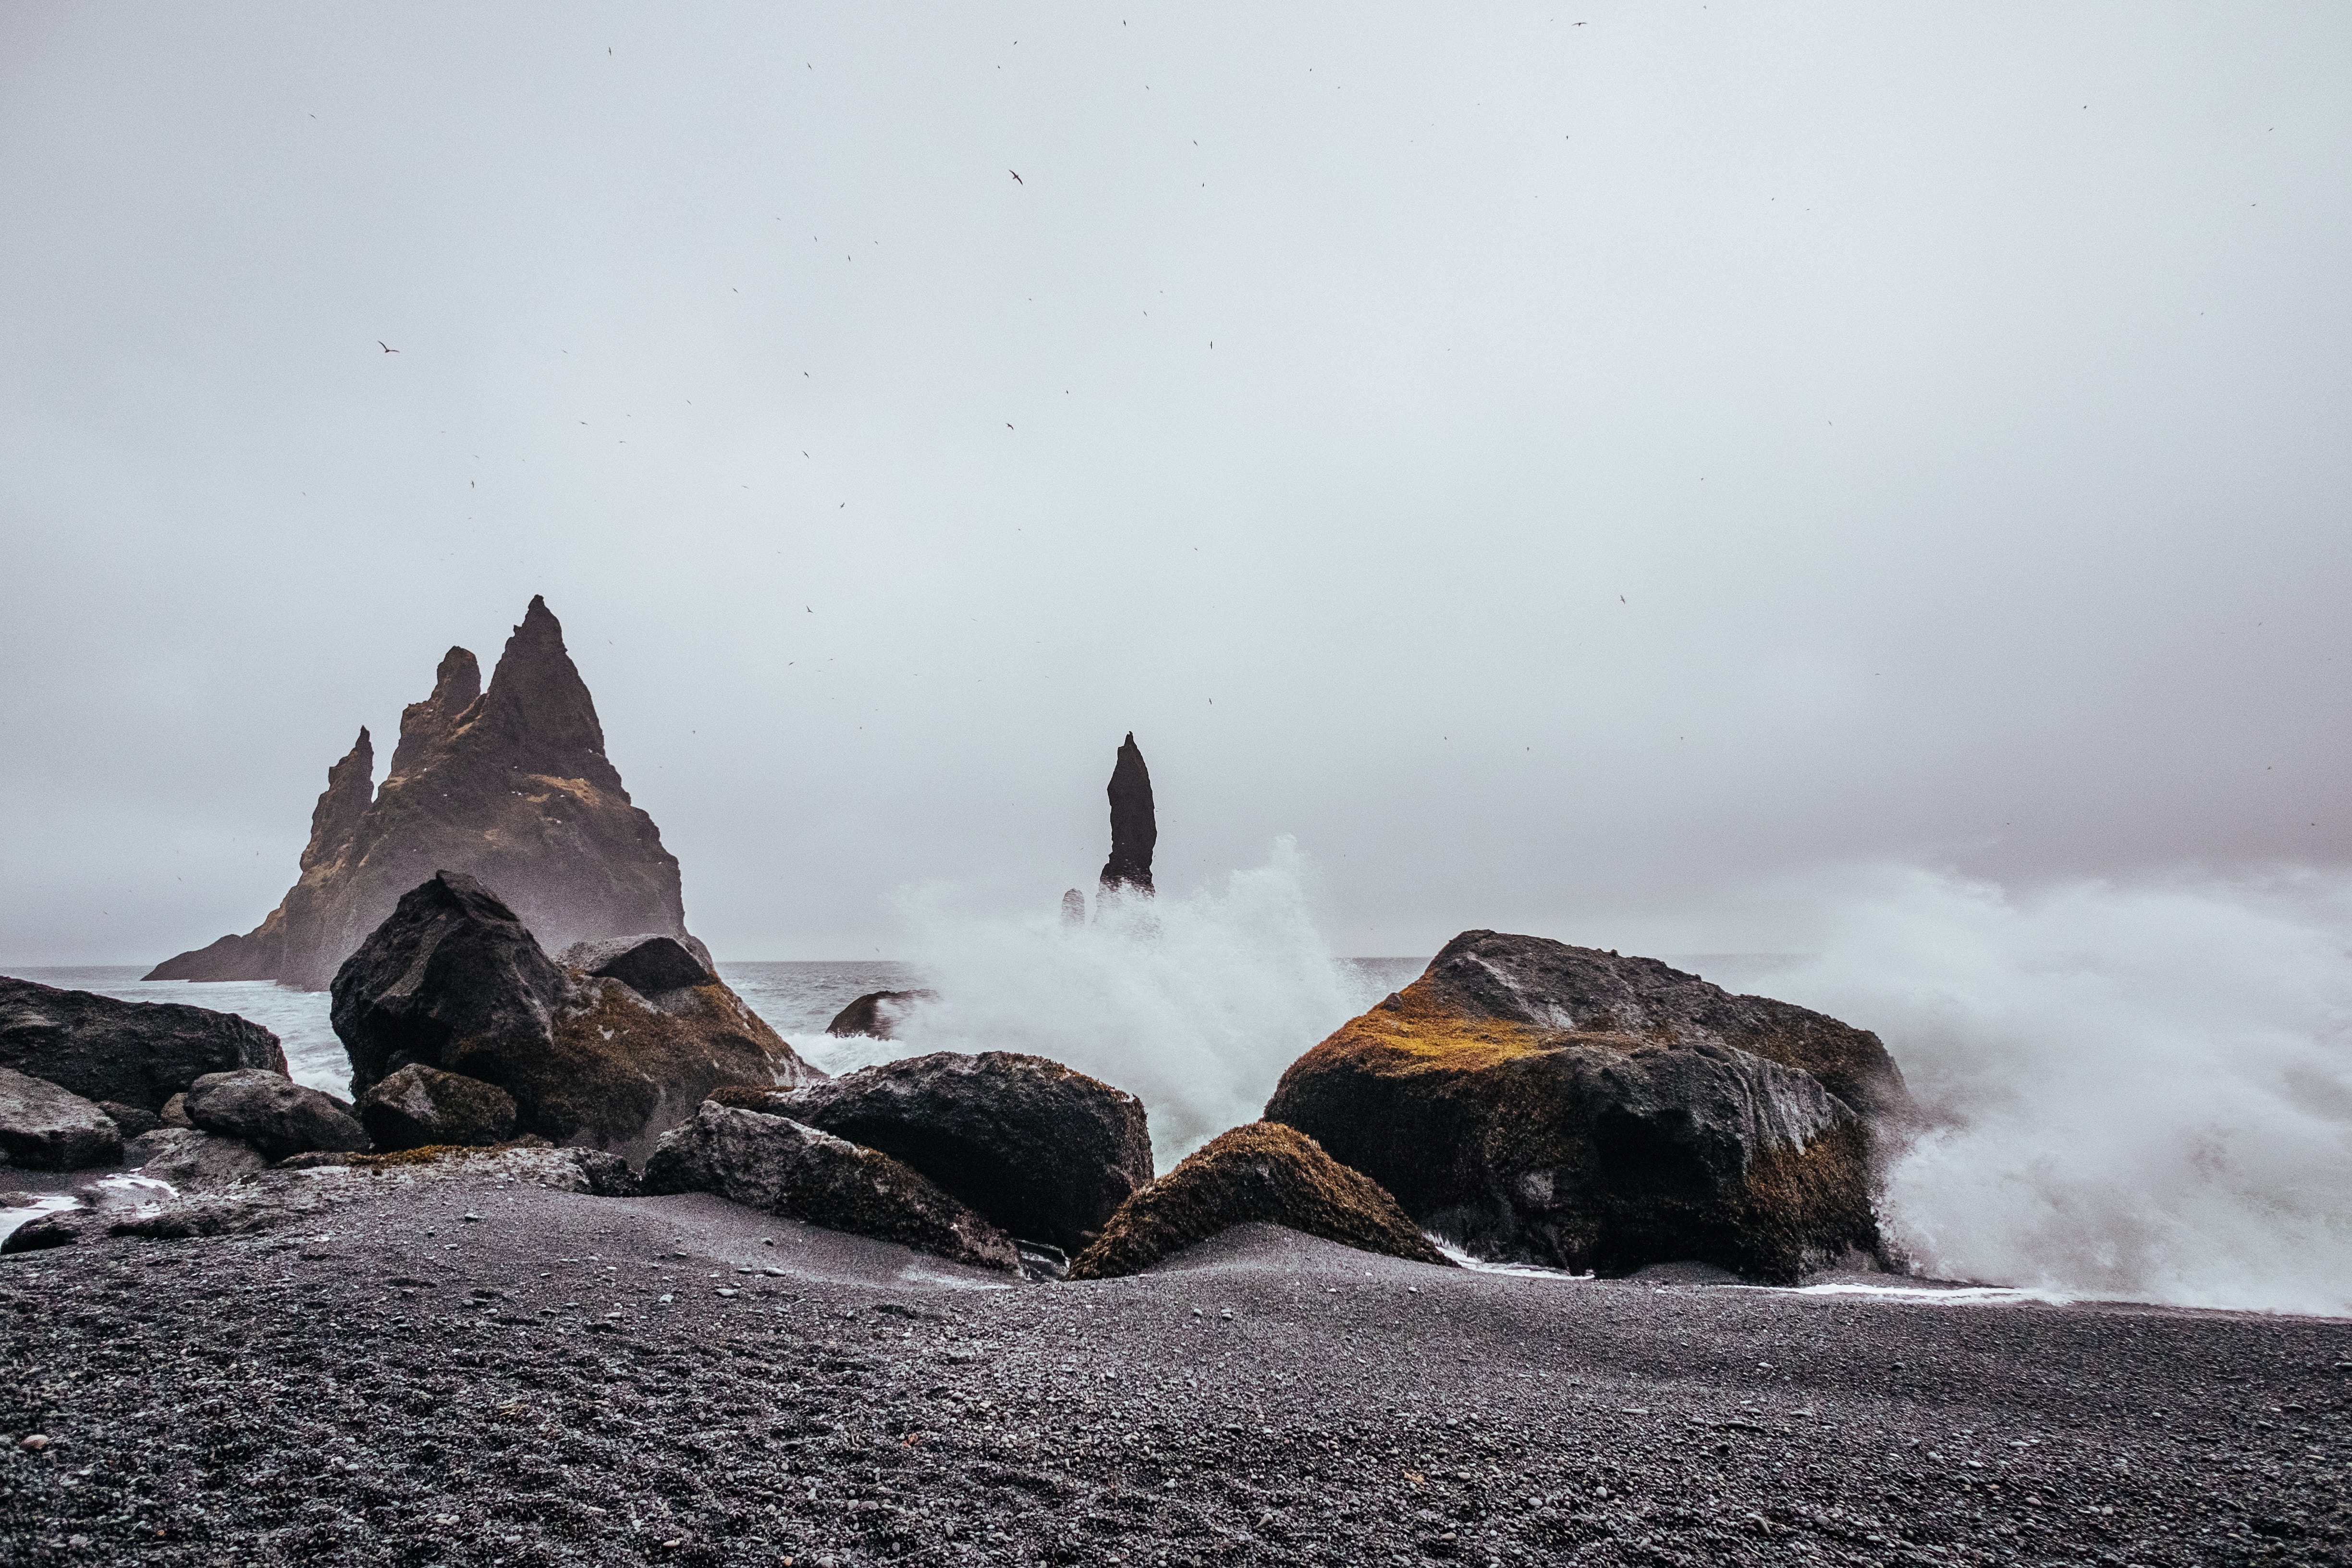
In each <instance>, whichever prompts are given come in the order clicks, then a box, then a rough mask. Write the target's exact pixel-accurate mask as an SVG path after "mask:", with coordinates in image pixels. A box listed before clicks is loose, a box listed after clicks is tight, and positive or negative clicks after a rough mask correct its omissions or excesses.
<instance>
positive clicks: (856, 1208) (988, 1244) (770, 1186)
mask: <svg viewBox="0 0 2352 1568" xmlns="http://www.w3.org/2000/svg"><path fill="white" fill-rule="evenodd" d="M645 1188H646V1192H647V1193H716V1194H719V1196H720V1197H723V1198H726V1199H728V1200H729V1201H730V1202H732V1203H739V1204H741V1205H744V1206H746V1207H748V1208H756V1209H761V1210H765V1211H766V1212H768V1213H770V1214H780V1215H791V1216H793V1218H796V1219H804V1220H806V1221H808V1222H809V1223H810V1224H811V1225H817V1226H824V1227H825V1228H826V1229H827V1230H842V1231H847V1232H849V1233H850V1234H851V1235H853V1236H866V1237H874V1238H875V1239H876V1240H877V1241H895V1242H897V1243H898V1244H899V1245H900V1246H902V1247H913V1248H914V1249H915V1250H916V1251H918V1252H928V1253H930V1254H932V1255H933V1256H935V1257H939V1258H947V1259H949V1260H950V1261H951V1262H955V1263H965V1264H970V1265H971V1266H972V1267H974V1268H999V1269H1003V1270H1006V1271H1007V1272H1014V1273H1017V1272H1019V1270H1020V1268H1021V1257H1020V1253H1019V1252H1018V1250H1017V1249H1016V1248H1015V1247H1014V1246H1013V1240H1012V1238H1011V1237H1007V1236H1006V1235H1005V1234H1004V1233H1003V1231H1001V1230H999V1229H998V1228H997V1227H996V1226H993V1225H992V1224H990V1223H989V1221H988V1220H987V1218H986V1217H984V1216H983V1215H980V1214H977V1213H974V1212H973V1211H972V1210H971V1208H969V1207H967V1206H966V1205H963V1204H961V1203H959V1202H957V1201H956V1200H955V1198H954V1197H952V1196H951V1195H950V1194H947V1193H945V1192H942V1191H941V1190H940V1188H939V1187H938V1186H937V1185H935V1184H933V1183H931V1182H930V1181H929V1180H928V1179H926V1178H925V1177H924V1176H923V1175H922V1174H921V1173H919V1172H917V1171H914V1170H911V1169H909V1168H908V1166H906V1165H904V1164H902V1163H899V1162H898V1161H897V1160H894V1159H892V1158H890V1156H889V1155H887V1154H884V1153H881V1152H877V1151H876V1150H873V1149H869V1148H865V1147H861V1146H860V1145H858V1144H856V1143H853V1142H849V1141H847V1140H846V1139H842V1138H836V1137H834V1136H833V1135H832V1134H830V1133H827V1132H822V1131H818V1130H817V1129H815V1128H814V1127H809V1126H805V1125H803V1124H802V1123H801V1122H798V1121H792V1120H790V1119H788V1118H786V1117H782V1116H771V1115H766V1114H763V1113H761V1112H760V1111H756V1110H743V1109H741V1108H740V1107H737V1106H729V1105H721V1104H719V1103H717V1102H716V1101H708V1102H705V1103H704V1105H703V1106H702V1107H701V1109H700V1110H698V1111H696V1112H695V1116H694V1120H693V1121H689V1122H688V1123H687V1124H686V1125H684V1126H682V1127H679V1128H677V1129H676V1130H674V1131H671V1132H669V1133H667V1134H666V1135H665V1136H664V1137H663V1139H662V1141H661V1144H660V1146H659V1147H658V1148H656V1150H655V1151H654V1153H653V1157H652V1158H651V1159H650V1160H648V1161H646V1176H645Z"/></svg>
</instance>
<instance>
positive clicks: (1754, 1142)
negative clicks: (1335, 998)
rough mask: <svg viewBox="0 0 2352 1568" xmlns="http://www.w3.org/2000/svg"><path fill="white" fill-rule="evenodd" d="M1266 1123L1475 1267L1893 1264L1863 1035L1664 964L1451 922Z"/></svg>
mask: <svg viewBox="0 0 2352 1568" xmlns="http://www.w3.org/2000/svg"><path fill="white" fill-rule="evenodd" d="M1265 1114H1266V1119H1267V1120H1268V1121H1283V1122H1286V1123H1288V1124H1289V1125H1291V1126H1293V1127H1296V1128H1297V1129H1299V1130H1300V1131H1303V1132H1306V1133H1307V1134H1308V1135H1310V1136H1311V1137H1313V1138H1314V1139H1315V1140H1316V1141H1317V1142H1319V1143H1321V1144H1322V1146H1323V1147H1324V1149H1325V1150H1326V1151H1328V1152H1329V1153H1330V1154H1331V1155H1332V1156H1333V1157H1334V1158H1336V1159H1339V1160H1340V1161H1342V1162H1344V1163H1347V1164H1349V1165H1351V1166H1353V1167H1355V1168H1356V1169H1357V1170H1360V1171H1361V1172H1363V1173H1365V1174H1367V1175H1369V1176H1370V1177H1371V1178H1372V1179H1373V1180H1374V1181H1376V1182H1379V1183H1381V1184H1382V1185H1383V1186H1385V1187H1387V1188H1388V1189H1389V1191H1391V1193H1393V1194H1395V1195H1396V1197H1397V1200H1398V1201H1399V1202H1400V1203H1402V1205H1404V1208H1405V1210H1406V1212H1407V1213H1409V1214H1411V1215H1412V1216H1413V1217H1414V1218H1415V1219H1416V1220H1418V1221H1419V1222H1420V1223H1422V1224H1423V1225H1424V1226H1429V1227H1430V1228H1432V1229H1434V1230H1436V1231H1438V1232H1439V1233H1441V1234H1443V1235H1446V1236H1449V1237H1453V1238H1454V1240H1456V1241H1457V1242H1459V1243H1460V1244H1461V1245H1462V1246H1464V1247H1467V1248H1468V1249H1469V1250H1470V1251H1472V1252H1474V1253H1476V1254H1479V1255H1482V1256H1485V1257H1487V1258H1511V1259H1517V1260H1523V1261H1528V1262H1536V1263H1543V1264H1549V1265H1553V1266H1556V1267H1561V1268H1575V1269H1587V1268H1598V1269H1600V1270H1601V1271H1603V1272H1606V1273H1612V1274H1622V1273H1630V1272H1632V1271H1633V1270H1634V1269H1637V1268H1643V1267H1644V1266H1646V1265H1648V1264H1651V1263H1659V1262H1670V1261H1675V1260H1678V1259H1685V1258H1695V1259H1698V1260H1701V1261H1704V1262H1708V1263H1714V1264H1717V1265H1719V1266H1721V1267H1723V1268H1730V1269H1733V1270H1735V1271H1736V1272H1738V1273H1740V1274H1743V1275H1747V1276H1748V1277H1750V1278H1755V1279H1769V1280H1788V1279H1794V1278H1797V1277H1798V1276H1800V1275H1801V1274H1802V1273H1803V1272H1805V1271H1806V1270H1807V1269H1809V1268H1817V1267H1821V1266H1822V1265H1824V1264H1828V1263H1831V1262H1833V1261H1836V1260H1839V1259H1841V1258H1852V1257H1853V1256H1855V1255H1857V1254H1858V1255H1861V1256H1863V1257H1866V1258H1878V1259H1881V1260H1884V1259H1885V1247H1884V1245H1883V1243H1882V1241H1881V1239H1880V1237H1879V1234H1878V1229H1877V1225H1876V1221H1875V1219H1874V1216H1873V1214H1872V1208H1871V1196H1872V1187H1873V1180H1874V1165H1875V1163H1876V1153H1877V1150H1878V1139H1879V1135H1880V1130H1881V1128H1882V1127H1889V1126H1894V1125H1899V1124H1901V1123H1902V1122H1903V1121H1905V1120H1906V1119H1907V1118H1908V1117H1909V1116H1910V1115H1911V1114H1912V1110H1911V1101H1910V1097H1909V1095H1908V1093H1907V1092H1906V1089H1904V1086H1903V1078H1902V1074H1901V1073H1900V1072H1898V1071H1897V1070H1896V1069H1895V1064H1894V1062H1893V1061H1892V1060H1891V1059H1890V1058H1888V1057H1887V1055H1886V1050H1885V1047H1883V1046H1882V1045H1880V1043H1879V1041H1878V1037H1876V1036H1875V1035H1873V1034H1870V1033H1868V1032H1867V1031H1864V1030H1861V1029H1855V1028H1852V1027H1850V1026H1846V1025H1844V1024H1841V1023H1839V1022H1838V1021H1837V1020H1836V1019H1834V1018H1830V1017H1826V1016H1822V1014H1819V1013H1813V1012H1810V1011H1808V1010H1807V1009H1805V1008H1802V1007H1796V1006H1792V1005H1790V1004H1788V1003H1785V1002H1775V1001H1771V1000H1769V999H1767V998H1764V997H1760V996H1734V995H1731V994H1728V993H1727V992H1725V991H1723V990H1722V989H1721V988H1720V987H1718V986H1714V985H1710V984H1707V983H1706V981H1704V980H1701V979H1699V978H1698V977H1697V976H1696V975H1692V974H1684V973H1680V972H1678V971H1676V970H1673V969H1670V968H1668V967H1667V966H1666V965H1664V964H1663V963H1659V962H1657V961H1656V960H1655V959H1647V958H1621V957H1619V956H1618V955H1617V954H1615V953H1613V952H1600V951H1598V950H1596V949H1592V948H1579V947H1570V946H1568V945H1567V944H1565V943H1562V942H1547V941H1545V940H1543V939H1541V938H1538V937H1524V936H1505V935H1501V934H1498V933H1496V932H1494V931H1465V932H1464V933H1463V934H1462V935H1461V936H1458V937H1456V938H1454V941H1453V942H1449V943H1447V944H1446V947H1445V950H1444V952H1441V953H1439V954H1438V955H1437V957H1436V959H1435V960H1434V961H1433V962H1432V963H1431V964H1430V966H1429V969H1428V971H1427V972H1426V973H1424V974H1423V976H1422V977H1421V978H1420V979H1419V980H1416V981H1414V982H1413V983H1412V984H1411V985H1409V986H1407V987H1406V988H1405V989H1404V990H1403V991H1402V992H1401V993H1398V994H1395V995H1392V996H1391V997H1389V998H1388V1000H1386V1001H1385V1002H1382V1003H1381V1005H1378V1006H1376V1007H1374V1008H1373V1009H1372V1010H1371V1011H1370V1012H1368V1013H1366V1014H1364V1015H1362V1016H1360V1017H1358V1018H1356V1019H1354V1020H1352V1021H1351V1022H1349V1023H1348V1024H1346V1025H1344V1026H1342V1027H1341V1028H1340V1029H1339V1032H1338V1033H1336V1034H1334V1035H1333V1036H1331V1037H1330V1038H1328V1039H1327V1040H1325V1041H1324V1042H1323V1043H1322V1044H1320V1045H1318V1046H1317V1047H1315V1048H1314V1049H1313V1050H1311V1051H1308V1052H1307V1054H1306V1055H1305V1056H1303V1057H1301V1058H1299V1059H1298V1060H1297V1062H1295V1063H1293V1064H1292V1065H1291V1067H1290V1069H1289V1070H1288V1071H1287V1072H1286V1073H1285V1074H1284V1075H1283V1077H1282V1081H1281V1083H1280V1084H1279V1085H1277V1086H1276V1089H1275V1094H1274V1098H1273V1099H1272V1100H1269V1101H1268V1102H1267V1104H1266V1110H1265Z"/></svg>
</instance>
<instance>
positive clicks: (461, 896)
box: [332, 871, 823, 1159]
mask: <svg viewBox="0 0 2352 1568" xmlns="http://www.w3.org/2000/svg"><path fill="white" fill-rule="evenodd" d="M332 1016H333V1020H334V1026H335V1033H336V1034H337V1035H338V1036H339V1037H341V1040H342V1042H343V1046H344V1048H345V1049H346V1050H347V1051H348V1052H349V1053H350V1055H351V1058H352V1089H353V1092H354V1093H355V1094H356V1095H358V1096H359V1097H361V1098H362V1099H364V1098H366V1096H367V1095H368V1093H369V1091H371V1090H372V1089H374V1088H375V1086H376V1085H377V1084H378V1083H379V1082H381V1081H382V1080H383V1079H385V1078H386V1077H388V1076H390V1075H391V1074H392V1073H394V1072H396V1071H397V1070H398V1069H400V1068H404V1067H406V1066H408V1065H410V1064H411V1063H421V1064H422V1065H424V1066H426V1067H430V1068H437V1069H439V1070H442V1071H445V1072H452V1073H457V1074H459V1075H461V1076H463V1077H466V1078H469V1079H478V1080H479V1081H481V1082H484V1083H488V1084H492V1085H495V1086H496V1087H498V1088H499V1089H502V1090H504V1091H505V1092H506V1093H507V1094H508V1095H509V1096H511V1097H512V1099H513V1100H514V1102H515V1112H516V1125H517V1126H518V1127H519V1128H520V1129H521V1130H522V1131H526V1132H530V1133H535V1134H537V1135H539V1136H541V1137H543V1138H546V1139H549V1140H551V1142H558V1143H578V1144H584V1145H588V1146H591V1147H594V1148H603V1149H611V1150H614V1151H616V1152H622V1153H624V1154H625V1155H627V1156H629V1157H631V1158H635V1159H643V1158H644V1157H645V1156H646V1154H648V1153H650V1152H652V1148H653V1144H654V1142H655V1140H656V1138H658V1137H659V1136H660V1134H661V1133H663V1132H664V1131H667V1130H668V1129H670V1128H672V1127H674V1126H676V1125H677V1124H678V1123H679V1122H681V1121H685V1120H686V1119H687V1118H688V1116H691V1115H692V1114H693V1113H694V1108H695V1107H696V1106H698V1105H699V1104H700V1103H701V1102H702V1100H703V1097H704V1096H705V1095H707V1094H708V1093H709V1091H710V1090H711V1089H713V1088H715V1087H716V1086H718V1085H719V1084H722V1083H730V1082H731V1083H744V1082H751V1083H775V1084H786V1085H790V1084H798V1083H804V1082H808V1081H811V1080H813V1079H818V1078H821V1077H822V1076H823V1075H822V1074H821V1073H819V1072H818V1071H817V1070H816V1069H815V1068H812V1067H810V1066H809V1065H808V1063H806V1062H805V1061H803V1060H802V1059H801V1058H800V1057H799V1056H798V1055H797V1054H796V1053H795V1052H794V1051H793V1048H792V1047H791V1046H790V1045H788V1044H786V1043H785V1041H784V1040H783V1038H782V1037H780V1036H779V1035H777V1033H776V1032H775V1031H774V1030H773V1029H771V1028H770V1027H768V1026H767V1025H766V1024H765V1023H764V1022H762V1021H761V1018H760V1017H759V1016H758V1015H757V1014H755V1013H753V1012H752V1011H751V1008H750V1007H748V1006H746V1005H744V1003H743V1001H742V999H741V998H740V997H739V996H737V995H736V994H735V993H734V992H732V991H730V990H729V989H728V988H727V986H726V985H725V984H723V983H721V982H719V981H717V980H712V981H709V982H708V983H707V984H698V985H690V986H685V987H680V988H677V989H673V990H666V991H660V992H657V993H655V994H652V995H647V994H643V993H640V992H639V991H637V990H636V989H635V987H633V986H631V985H629V984H626V983H625V982H624V981H621V980H618V979H614V978H610V977H605V976H598V975H589V974H583V973H578V972H576V971H572V970H567V969H565V968H564V967H563V966H562V965H560V964H558V963H555V962H554V961H553V960H552V959H551V958H549V957H548V956H547V954H546V952H544V951H543V950H542V949H541V947H540V945H539V942H538V940H537V939H536V938H535V937H534V936H533V935H532V934H531V932H530V930H529V929H528V928H527V927H526V926H525V925H524V924H523V923H522V921H520V920H519V919H518V918H516V915H515V913H514V911H513V910H511V909H509V907H508V906H507V905H506V903H505V902H504V901H503V900H501V899H499V896H498V895H497V894H496V893H495V892H493V891H492V890H491V889H488V887H486V886H484V885H483V884H482V883H480V882H478V881H477V880H475V879H473V878H471V877H467V876H464V875H462V874H459V873H457V872H447V871H445V872H441V873H439V874H437V875H436V876H434V877H433V878H431V879H429V880H427V881H425V882H424V883H421V884H420V885H418V886H417V887H415V888H414V889H410V890H409V892H408V893H407V894H405V895H404V897H403V898H402V899H401V900H400V903H399V906H398V907H397V908H396V909H394V911H393V913H392V915H391V917H390V918H389V919H387V920H386V921H384V922H383V925H382V926H380V927H378V928H377V929H376V931H374V932H373V933H372V934H371V935H370V936H369V938H368V939H367V941H366V942H364V943H362V945H361V947H360V949H359V951H358V952H354V953H352V956H351V959H350V961H349V962H347V963H345V964H344V965H343V967H342V970H341V973H338V974H337V975H336V976H335V985H334V1003H333V1012H332Z"/></svg>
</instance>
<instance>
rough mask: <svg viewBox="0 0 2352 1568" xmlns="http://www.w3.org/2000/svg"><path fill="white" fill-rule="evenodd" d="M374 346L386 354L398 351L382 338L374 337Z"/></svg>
mask: <svg viewBox="0 0 2352 1568" xmlns="http://www.w3.org/2000/svg"><path fill="white" fill-rule="evenodd" d="M375 346H376V347H378V348H380V349H382V350H383V352H384V353H388V354H396V353H399V352H400V351H399V350H398V349H396V348H394V347H393V346H392V345H391V344H390V343H388V342H384V341H383V339H382V338H378V339H376V341H375Z"/></svg>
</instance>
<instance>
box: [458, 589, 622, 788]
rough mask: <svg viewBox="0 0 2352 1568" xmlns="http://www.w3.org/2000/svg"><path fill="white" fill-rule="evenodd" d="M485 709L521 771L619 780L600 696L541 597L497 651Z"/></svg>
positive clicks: (508, 755) (484, 715)
mask: <svg viewBox="0 0 2352 1568" xmlns="http://www.w3.org/2000/svg"><path fill="white" fill-rule="evenodd" d="M482 710H483V711H482V721H483V722H484V723H485V724H487V725H488V727H489V729H490V731H491V732H492V733H493V734H495V735H496V736H497V737H498V740H499V749H500V750H501V751H502V752H505V754H506V758H507V761H508V763H509V764H510V765H511V766H513V767H514V768H516V769H518V770H519V771H520V772H522V773H548V774H551V775H553V776H555V777H557V778H590V777H593V778H595V779H597V781H598V782H599V783H600V784H607V785H608V786H611V785H617V784H619V783H620V775H619V774H618V773H614V771H613V766H612V764H611V763H608V762H606V761H605V760H604V726H603V725H601V724H599V723H598V722H597V721H596V702H595V700H594V699H593V698H592V697H590V696H589V695H588V683H587V682H586V681H584V680H583V679H580V671H579V669H578V668H576V667H575V666H574V665H573V664H572V656H571V655H570V654H569V653H567V652H565V651H564V647H563V627H562V624H561V623H559V622H558V621H557V620H556V618H555V613H554V612H553V611H552V610H550V609H549V608H548V607H547V601H546V600H545V599H543V598H541V597H540V596H539V595H536V594H534V595H531V600H530V609H528V610H526V611H524V612H523V617H522V625H520V626H517V627H515V629H514V635H513V636H512V637H509V638H507V646H506V651H505V652H503V653H501V654H499V667H498V668H497V669H495V670H493V671H491V673H490V689H489V690H488V693H487V694H485V698H484V700H483V704H482ZM606 775H609V777H607V776H606Z"/></svg>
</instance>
